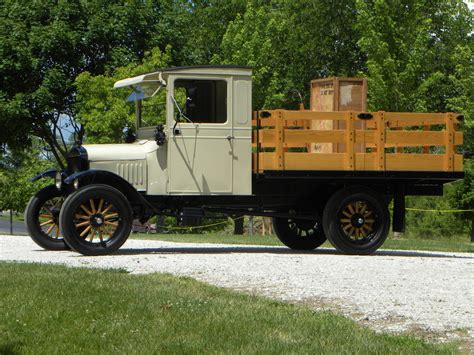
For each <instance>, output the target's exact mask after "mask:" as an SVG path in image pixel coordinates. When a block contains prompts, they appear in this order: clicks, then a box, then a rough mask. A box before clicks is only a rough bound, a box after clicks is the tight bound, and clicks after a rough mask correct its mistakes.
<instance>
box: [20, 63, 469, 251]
mask: <svg viewBox="0 0 474 355" xmlns="http://www.w3.org/2000/svg"><path fill="white" fill-rule="evenodd" d="M114 87H115V88H129V89H131V94H130V96H129V97H128V100H129V101H134V102H135V107H136V134H134V133H133V132H128V133H127V137H126V139H125V140H126V142H127V143H123V144H102V145H82V144H80V143H78V144H76V145H75V146H74V147H73V148H72V149H71V151H70V152H69V156H68V167H67V169H66V170H63V171H59V170H58V171H56V170H49V171H46V172H44V173H42V174H40V175H38V176H37V177H35V179H39V178H42V177H52V178H54V179H55V184H53V185H50V186H48V187H46V188H45V189H43V190H41V191H39V192H38V193H37V194H36V195H35V196H33V197H32V199H31V201H30V203H29V205H28V207H27V209H26V212H25V213H26V224H27V227H28V230H29V233H30V235H31V237H32V238H33V240H35V242H36V243H38V244H39V245H40V246H42V247H44V248H46V249H49V250H57V249H64V248H67V247H69V248H71V249H73V250H75V251H77V252H79V253H82V254H84V255H100V254H108V253H111V252H114V251H116V250H117V249H118V248H120V246H122V244H123V243H124V242H125V241H126V239H127V238H128V236H129V234H130V230H131V227H132V221H133V220H134V219H139V220H140V221H142V222H145V221H147V220H148V219H149V218H150V217H152V216H154V215H167V216H176V217H179V218H181V220H184V221H186V220H187V219H188V220H192V219H193V217H198V216H204V215H206V216H207V215H212V214H215V213H219V214H227V215H232V216H236V215H253V216H267V217H272V218H273V223H274V230H275V232H276V234H277V236H278V238H279V239H280V240H281V241H282V242H283V243H284V244H285V245H287V246H288V247H290V248H293V249H303V250H311V249H314V248H317V247H318V246H320V245H321V244H323V243H324V241H325V240H326V239H328V240H329V241H330V242H331V243H332V245H333V246H334V247H335V248H336V249H337V250H339V251H341V252H343V253H348V254H370V253H373V252H374V251H375V250H377V249H378V248H379V247H380V246H381V245H382V244H383V243H384V241H385V239H386V238H387V235H388V233H389V229H390V224H391V223H390V221H391V218H390V209H389V206H391V209H392V215H393V217H392V220H393V222H392V226H393V230H394V231H403V230H404V226H405V196H408V195H442V194H443V184H445V183H447V182H450V181H454V180H457V179H460V178H462V177H463V157H462V155H461V154H458V153H457V152H456V146H458V145H461V144H462V139H463V136H462V133H461V132H460V131H459V125H460V124H461V122H462V119H463V118H462V116H461V115H459V114H454V113H398V112H373V113H370V112H352V111H346V112H318V111H310V110H304V109H303V110H294V111H293V110H262V111H257V112H252V71H251V69H250V68H247V67H241V66H196V67H178V68H171V69H163V70H159V71H156V72H152V73H147V74H143V75H140V76H136V77H132V78H128V79H124V80H120V81H118V82H116V83H115V85H114ZM318 120H326V121H328V120H329V121H331V120H335V121H336V120H337V121H342V122H344V123H345V124H344V128H343V129H331V130H316V129H312V128H311V127H313V126H312V125H311V124H309V123H311V122H315V121H318ZM361 123H362V124H361ZM314 143H323V144H324V143H337V144H341V145H343V146H344V148H343V149H339V150H338V152H326V153H321V152H312V151H310V150H309V149H308V145H309V144H314ZM355 147H357V149H356V148H355Z"/></svg>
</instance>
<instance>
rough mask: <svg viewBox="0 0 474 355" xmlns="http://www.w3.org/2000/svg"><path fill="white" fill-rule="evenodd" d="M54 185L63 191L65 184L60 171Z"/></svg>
mask: <svg viewBox="0 0 474 355" xmlns="http://www.w3.org/2000/svg"><path fill="white" fill-rule="evenodd" d="M54 184H55V185H56V188H57V189H58V190H61V186H62V184H63V177H62V175H61V172H60V171H57V172H56V176H55V177H54Z"/></svg>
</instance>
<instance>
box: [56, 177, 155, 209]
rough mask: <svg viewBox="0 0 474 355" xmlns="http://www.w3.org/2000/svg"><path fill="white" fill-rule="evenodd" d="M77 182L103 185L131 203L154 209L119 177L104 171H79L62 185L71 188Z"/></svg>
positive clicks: (81, 184)
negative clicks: (109, 187) (122, 195)
mask: <svg viewBox="0 0 474 355" xmlns="http://www.w3.org/2000/svg"><path fill="white" fill-rule="evenodd" d="M76 180H77V181H78V182H79V186H84V185H90V184H104V185H109V186H112V187H114V188H116V189H117V190H119V191H120V192H121V193H123V194H124V196H125V197H126V198H127V199H128V200H129V201H130V202H131V203H132V204H138V205H141V206H145V207H148V208H150V209H152V210H154V208H153V207H152V206H151V205H150V204H149V203H148V201H146V200H145V198H144V197H143V196H142V195H141V194H140V193H139V192H138V191H137V189H135V188H134V187H133V186H132V185H131V184H130V183H129V182H128V181H127V180H125V179H124V178H122V177H121V176H119V175H117V174H114V173H112V172H110V171H106V170H95V169H90V170H85V171H79V172H77V173H74V174H72V175H70V176H68V177H67V178H66V179H64V184H65V185H68V186H69V187H70V188H72V185H73V184H74V181H76Z"/></svg>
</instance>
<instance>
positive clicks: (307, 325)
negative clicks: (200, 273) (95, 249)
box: [0, 263, 457, 354]
mask: <svg viewBox="0 0 474 355" xmlns="http://www.w3.org/2000/svg"><path fill="white" fill-rule="evenodd" d="M0 284H1V285H2V287H1V288H0V315H1V319H2V321H1V322H0V353H1V354H16V353H21V354H33V353H35V354H37V353H41V354H53V353H57V354H60V353H67V354H71V353H77V354H90V353H142V354H150V353H183V352H185V353H203V352H206V353H209V352H212V353H322V352H324V353H334V354H338V353H380V354H383V353H417V354H418V353H426V354H432V353H452V352H456V347H457V344H455V343H451V344H445V345H433V344H429V343H426V342H424V341H422V340H419V339H416V338H413V337H409V336H395V335H387V334H376V333H375V332H373V331H371V330H368V329H366V328H363V327H361V326H359V325H357V324H356V323H355V322H353V321H351V320H349V319H347V318H345V317H342V316H339V315H335V314H333V313H330V312H315V311H312V310H310V309H308V308H305V307H303V306H295V305H290V304H286V303H283V302H276V301H272V300H268V299H265V298H261V297H256V296H251V295H246V294H241V293H237V292H232V291H228V290H224V289H220V288H217V287H213V286H209V285H206V284H204V283H201V282H197V281H194V280H192V279H190V278H182V277H181V278H178V277H174V276H170V275H163V274H149V275H130V274H127V273H125V272H121V271H111V270H89V269H73V268H66V267H64V266H58V265H41V264H15V263H0Z"/></svg>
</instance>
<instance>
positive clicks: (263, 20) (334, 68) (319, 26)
mask: <svg viewBox="0 0 474 355" xmlns="http://www.w3.org/2000/svg"><path fill="white" fill-rule="evenodd" d="M355 14H356V13H355V3H354V1H352V0H344V1H313V2H305V1H293V2H289V1H268V2H263V4H262V2H259V1H249V2H248V5H247V8H246V11H245V13H244V14H238V15H237V17H236V18H235V20H233V21H231V22H230V23H229V26H228V28H227V31H226V33H225V35H224V36H223V39H222V44H221V47H222V48H221V53H220V54H218V55H216V56H215V57H214V58H213V61H214V62H216V63H225V64H241V65H249V66H251V67H253V68H254V81H253V83H254V86H253V88H254V95H253V96H254V101H253V105H254V108H256V109H260V108H275V107H282V106H284V107H293V106H294V104H295V102H296V101H298V98H297V96H295V95H294V91H295V90H297V91H298V92H300V93H301V94H302V96H303V97H304V99H305V101H306V102H308V100H309V83H310V81H311V80H312V79H315V78H319V77H322V76H329V75H340V76H342V75H354V74H355V73H357V72H359V71H360V70H361V69H363V68H364V62H363V58H362V56H361V53H360V50H359V48H358V46H357V40H358V36H357V33H358V32H357V31H355V30H354V28H353V25H354V24H355V21H356V16H355Z"/></svg>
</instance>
